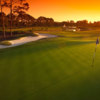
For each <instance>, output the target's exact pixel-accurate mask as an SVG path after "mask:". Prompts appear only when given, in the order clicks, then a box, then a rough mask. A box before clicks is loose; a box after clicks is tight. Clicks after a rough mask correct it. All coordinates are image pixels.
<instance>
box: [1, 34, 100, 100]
mask: <svg viewBox="0 0 100 100" xmlns="http://www.w3.org/2000/svg"><path fill="white" fill-rule="evenodd" d="M59 34H60V33H59ZM72 34H73V33H72ZM77 34H78V33H77ZM60 35H61V34H60ZM64 36H65V35H64ZM66 36H69V35H66ZM71 36H72V35H71ZM73 37H74V39H73V38H72V37H70V39H69V38H68V37H67V38H66V37H58V38H53V39H45V40H40V41H37V42H32V43H28V44H25V45H22V46H18V47H14V48H9V49H4V50H0V100H100V96H99V94H100V61H99V60H100V46H99V45H98V48H97V53H96V58H95V63H94V67H91V63H92V56H93V53H94V48H95V41H94V38H91V39H89V40H88V41H87V39H86V40H84V39H82V38H78V39H77V38H76V36H75V35H73ZM89 37H90V35H89Z"/></svg>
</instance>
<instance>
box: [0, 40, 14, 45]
mask: <svg viewBox="0 0 100 100" xmlns="http://www.w3.org/2000/svg"><path fill="white" fill-rule="evenodd" d="M0 45H5V46H10V45H12V43H11V42H9V41H2V42H0Z"/></svg>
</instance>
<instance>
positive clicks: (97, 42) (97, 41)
mask: <svg viewBox="0 0 100 100" xmlns="http://www.w3.org/2000/svg"><path fill="white" fill-rule="evenodd" d="M98 44H99V37H97V40H96V47H95V52H94V55H93V61H92V67H94V60H95V54H96V51H97V45H98Z"/></svg>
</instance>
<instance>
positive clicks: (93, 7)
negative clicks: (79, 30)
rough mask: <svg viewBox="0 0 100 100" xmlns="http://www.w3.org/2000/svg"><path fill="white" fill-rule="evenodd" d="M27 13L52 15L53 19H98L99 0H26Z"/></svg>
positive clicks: (99, 16)
mask: <svg viewBox="0 0 100 100" xmlns="http://www.w3.org/2000/svg"><path fill="white" fill-rule="evenodd" d="M28 2H29V4H30V9H29V11H28V13H29V14H31V15H32V16H34V17H35V18H37V17H39V16H45V17H52V18H54V20H55V21H66V20H74V21H77V20H83V19H87V20H89V21H98V20H100V0H28Z"/></svg>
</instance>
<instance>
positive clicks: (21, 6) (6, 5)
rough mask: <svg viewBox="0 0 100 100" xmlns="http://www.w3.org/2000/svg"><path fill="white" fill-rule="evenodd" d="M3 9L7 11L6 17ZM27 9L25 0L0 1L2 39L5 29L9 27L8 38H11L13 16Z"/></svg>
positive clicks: (4, 35)
mask: <svg viewBox="0 0 100 100" xmlns="http://www.w3.org/2000/svg"><path fill="white" fill-rule="evenodd" d="M4 9H7V10H9V14H8V15H6V14H5V12H4ZM28 9H29V4H28V2H27V1H26V0H0V22H1V23H0V26H2V30H3V31H2V32H1V33H3V37H4V38H6V32H5V28H6V27H7V26H9V29H10V36H11V37H12V36H13V33H12V26H13V25H14V24H13V21H14V19H15V16H14V15H16V16H19V15H20V14H22V13H25V11H27V10H28Z"/></svg>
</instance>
